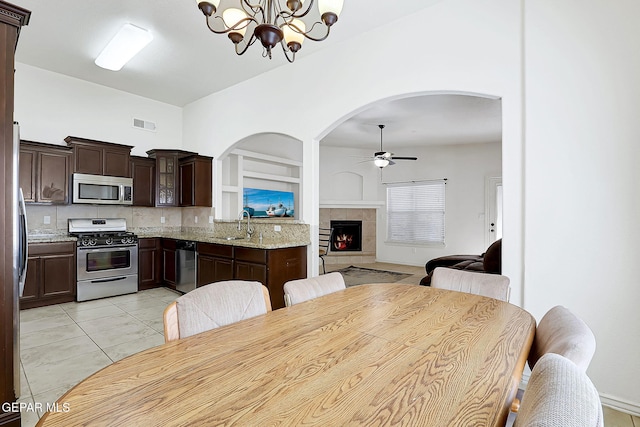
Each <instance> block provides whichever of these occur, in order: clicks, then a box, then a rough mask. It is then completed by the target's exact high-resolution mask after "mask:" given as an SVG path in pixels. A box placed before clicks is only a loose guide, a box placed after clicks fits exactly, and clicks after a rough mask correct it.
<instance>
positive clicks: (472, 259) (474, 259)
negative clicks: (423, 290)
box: [420, 239, 502, 286]
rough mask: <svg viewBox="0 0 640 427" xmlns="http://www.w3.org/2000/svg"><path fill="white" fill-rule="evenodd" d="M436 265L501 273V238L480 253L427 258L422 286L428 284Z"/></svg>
mask: <svg viewBox="0 0 640 427" xmlns="http://www.w3.org/2000/svg"><path fill="white" fill-rule="evenodd" d="M437 267H447V268H454V269H456V270H465V271H471V272H477V273H488V274H502V239H498V240H496V241H495V242H493V243H492V244H491V245H490V246H489V247H488V248H487V250H486V252H484V253H483V254H480V255H446V256H442V257H438V258H434V259H432V260H429V261H428V262H427V264H426V265H425V266H424V268H425V270H426V272H427V275H426V276H425V277H423V278H422V280H421V281H420V284H421V285H422V286H430V284H431V276H432V275H433V270H435V269H436V268H437Z"/></svg>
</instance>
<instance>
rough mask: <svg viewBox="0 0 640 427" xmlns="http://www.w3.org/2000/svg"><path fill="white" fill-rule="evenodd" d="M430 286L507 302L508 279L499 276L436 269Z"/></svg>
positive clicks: (509, 291)
mask: <svg viewBox="0 0 640 427" xmlns="http://www.w3.org/2000/svg"><path fill="white" fill-rule="evenodd" d="M431 286H432V287H434V288H439V289H448V290H450V291H459V292H467V293H470V294H476V295H481V296H484V297H490V298H495V299H499V300H502V301H509V294H510V293H511V288H510V287H509V278H508V277H507V276H503V275H500V274H487V273H472V272H470V271H462V270H455V269H453V268H446V267H438V268H436V269H435V270H433V276H432V277H431Z"/></svg>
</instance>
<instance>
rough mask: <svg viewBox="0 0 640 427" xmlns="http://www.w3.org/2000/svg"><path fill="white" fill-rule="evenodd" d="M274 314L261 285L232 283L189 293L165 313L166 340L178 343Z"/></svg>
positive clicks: (201, 288)
mask: <svg viewBox="0 0 640 427" xmlns="http://www.w3.org/2000/svg"><path fill="white" fill-rule="evenodd" d="M268 311H271V300H270V299H269V291H268V290H267V288H265V287H264V286H263V285H262V283H260V282H250V281H244V280H228V281H224V282H215V283H210V284H208V285H205V286H202V287H200V288H197V289H195V290H193V291H191V292H188V293H186V294H184V295H182V296H181V297H179V298H178V299H176V300H175V301H174V302H172V303H171V304H169V306H168V307H167V308H166V309H165V310H164V319H163V321H164V340H165V342H169V341H174V340H177V339H179V338H186V337H188V336H191V335H195V334H198V333H200V332H204V331H208V330H210V329H215V328H219V327H220V326H224V325H228V324H231V323H235V322H239V321H240V320H244V319H248V318H250V317H255V316H258V315H260V314H265V313H267V312H268Z"/></svg>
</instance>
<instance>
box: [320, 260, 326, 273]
mask: <svg viewBox="0 0 640 427" xmlns="http://www.w3.org/2000/svg"><path fill="white" fill-rule="evenodd" d="M320 259H321V260H322V274H327V271H326V270H325V268H324V257H323V256H321V257H320Z"/></svg>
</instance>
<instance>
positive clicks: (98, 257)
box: [69, 218, 138, 301]
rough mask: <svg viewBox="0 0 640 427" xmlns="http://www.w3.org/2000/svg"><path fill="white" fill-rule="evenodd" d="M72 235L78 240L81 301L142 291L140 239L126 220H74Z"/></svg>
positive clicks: (72, 221) (70, 221)
mask: <svg viewBox="0 0 640 427" xmlns="http://www.w3.org/2000/svg"><path fill="white" fill-rule="evenodd" d="M69 234H70V235H72V236H76V237H77V238H78V246H77V249H76V251H77V253H76V255H77V257H76V258H77V265H78V267H77V280H78V288H77V297H76V298H77V300H78V301H88V300H92V299H97V298H105V297H111V296H115V295H123V294H129V293H133V292H137V291H138V236H136V235H135V234H133V233H129V232H127V221H126V220H125V219H124V218H104V219H103V218H72V219H69Z"/></svg>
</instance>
